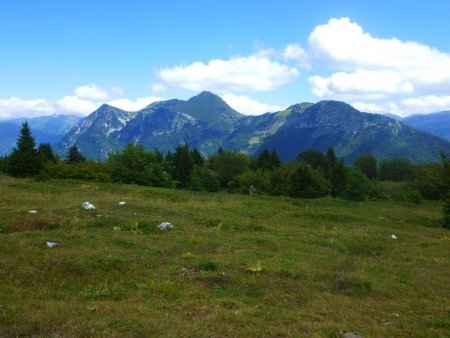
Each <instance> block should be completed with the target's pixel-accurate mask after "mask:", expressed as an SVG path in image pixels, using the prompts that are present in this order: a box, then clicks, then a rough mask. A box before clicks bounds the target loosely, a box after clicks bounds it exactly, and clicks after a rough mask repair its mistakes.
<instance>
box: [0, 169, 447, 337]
mask: <svg viewBox="0 0 450 338" xmlns="http://www.w3.org/2000/svg"><path fill="white" fill-rule="evenodd" d="M85 201H89V202H91V203H93V204H94V205H95V206H96V210H84V209H83V208H82V207H81V203H82V202H85ZM119 201H126V205H125V206H122V207H120V206H119V205H118V202H119ZM30 210H36V211H37V213H36V214H32V213H29V211H30ZM440 217H441V206H440V204H439V203H435V202H433V203H431V202H424V203H422V204H408V203H398V202H390V201H383V202H364V203H356V202H347V201H343V200H339V199H326V198H325V199H315V200H296V199H290V198H281V197H280V198H275V197H265V196H241V195H229V194H225V193H215V194H208V193H195V192H187V191H175V190H167V189H159V188H149V187H137V186H132V185H114V184H98V183H92V182H80V181H49V182H43V183H42V182H35V181H32V180H19V179H12V178H9V177H6V176H0V337H9V336H13V337H15V336H33V337H41V336H42V337H49V336H65V337H66V336H67V337H70V336H83V337H93V336H102V337H121V336H133V337H148V336H164V337H206V336H211V337H224V336H251V337H255V336H267V337H277V336H291V337H336V336H337V333H338V332H339V331H340V330H347V331H353V332H358V333H360V334H361V335H363V336H364V337H449V336H450V302H449V299H450V264H449V258H450V241H449V240H448V239H449V237H450V233H449V231H448V230H445V229H442V228H440V226H439V219H440ZM163 221H169V222H171V223H173V225H174V228H173V229H171V230H168V231H160V230H158V229H157V228H156V226H157V225H158V224H159V223H161V222H163ZM391 234H395V235H396V236H397V237H398V239H397V240H392V239H391ZM47 241H56V242H59V243H60V246H57V247H54V248H48V247H47V246H46V242H47ZM258 262H259V265H260V266H261V268H262V269H261V271H260V272H259V273H257V272H252V271H251V270H249V269H248V268H251V267H253V268H256V267H258ZM253 270H257V269H253Z"/></svg>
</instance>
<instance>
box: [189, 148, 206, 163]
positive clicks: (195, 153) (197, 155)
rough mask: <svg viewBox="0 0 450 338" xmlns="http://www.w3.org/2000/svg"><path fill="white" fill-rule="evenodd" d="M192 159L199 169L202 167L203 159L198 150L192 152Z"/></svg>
mask: <svg viewBox="0 0 450 338" xmlns="http://www.w3.org/2000/svg"><path fill="white" fill-rule="evenodd" d="M191 157H192V160H193V161H194V164H195V165H196V166H197V167H201V166H202V165H203V162H204V160H203V157H202V155H201V154H200V152H199V151H198V149H197V148H194V149H192V150H191Z"/></svg>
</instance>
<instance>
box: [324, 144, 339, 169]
mask: <svg viewBox="0 0 450 338" xmlns="http://www.w3.org/2000/svg"><path fill="white" fill-rule="evenodd" d="M325 157H326V158H327V160H328V165H329V166H330V167H331V168H332V167H333V166H334V165H335V164H336V160H337V159H336V154H335V153H334V149H333V147H332V146H330V147H329V148H328V150H327V153H326V155H325Z"/></svg>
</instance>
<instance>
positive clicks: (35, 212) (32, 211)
mask: <svg viewBox="0 0 450 338" xmlns="http://www.w3.org/2000/svg"><path fill="white" fill-rule="evenodd" d="M28 212H29V213H30V214H37V211H36V210H28Z"/></svg>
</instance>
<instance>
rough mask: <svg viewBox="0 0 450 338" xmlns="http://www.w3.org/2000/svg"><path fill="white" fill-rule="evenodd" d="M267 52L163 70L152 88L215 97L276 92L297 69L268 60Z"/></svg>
mask: <svg viewBox="0 0 450 338" xmlns="http://www.w3.org/2000/svg"><path fill="white" fill-rule="evenodd" d="M268 51H269V50H265V52H258V53H256V54H253V55H250V56H248V57H233V58H230V59H228V60H221V59H214V60H210V61H209V62H208V63H203V62H194V63H192V64H190V65H187V66H175V67H171V68H163V69H160V70H158V71H157V73H156V75H157V77H158V78H159V79H160V80H161V82H160V83H157V84H156V86H157V87H156V88H158V87H160V88H161V87H162V86H165V87H174V88H184V89H190V90H194V91H202V90H211V91H215V92H219V93H227V92H261V91H270V90H273V89H276V88H278V87H280V86H283V85H285V84H287V83H289V82H291V81H293V80H295V79H296V78H297V77H298V75H299V71H298V69H297V68H295V67H290V66H288V65H286V64H283V63H280V62H278V61H275V60H272V59H271V56H270V54H271V53H269V52H268Z"/></svg>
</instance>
